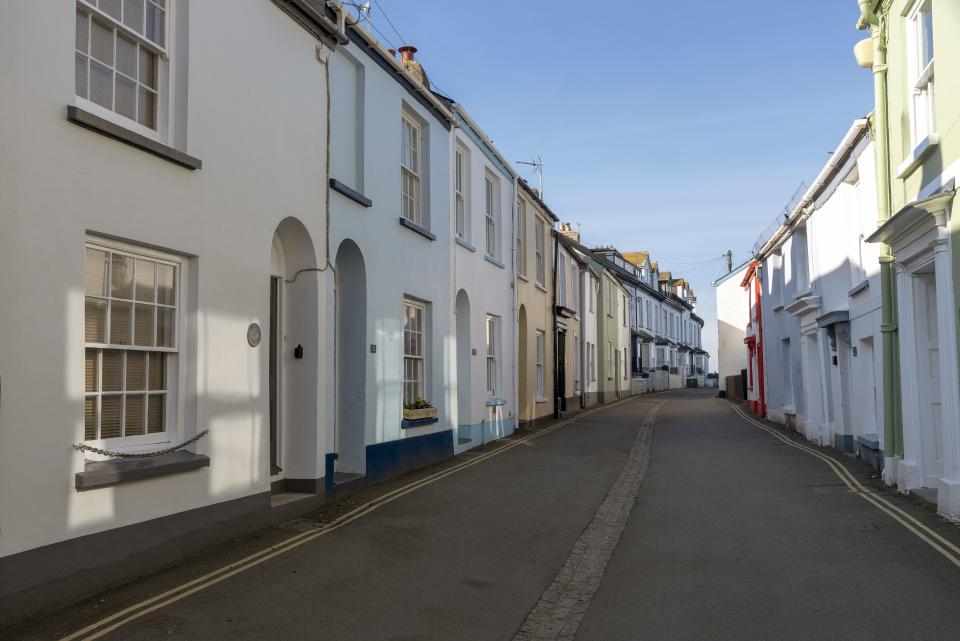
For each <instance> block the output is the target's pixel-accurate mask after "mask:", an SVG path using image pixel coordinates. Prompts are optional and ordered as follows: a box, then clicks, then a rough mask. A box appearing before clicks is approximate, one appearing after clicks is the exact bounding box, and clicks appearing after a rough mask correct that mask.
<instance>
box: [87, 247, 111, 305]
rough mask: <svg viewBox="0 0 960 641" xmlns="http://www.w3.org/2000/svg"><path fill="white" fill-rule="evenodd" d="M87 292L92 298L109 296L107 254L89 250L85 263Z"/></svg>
mask: <svg viewBox="0 0 960 641" xmlns="http://www.w3.org/2000/svg"><path fill="white" fill-rule="evenodd" d="M84 281H85V284H86V292H87V294H90V295H91V296H106V295H107V252H105V251H101V250H99V249H91V248H89V247H88V248H87V254H86V260H85V261H84Z"/></svg>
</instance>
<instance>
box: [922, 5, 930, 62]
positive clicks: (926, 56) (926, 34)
mask: <svg viewBox="0 0 960 641" xmlns="http://www.w3.org/2000/svg"><path fill="white" fill-rule="evenodd" d="M920 21H921V23H920V28H921V29H922V31H923V64H922V65H921V66H922V67H926V66H927V65H928V64H930V61H931V60H933V11H932V10H930V9H928V10H927V11H925V12H923V13H922V14H920Z"/></svg>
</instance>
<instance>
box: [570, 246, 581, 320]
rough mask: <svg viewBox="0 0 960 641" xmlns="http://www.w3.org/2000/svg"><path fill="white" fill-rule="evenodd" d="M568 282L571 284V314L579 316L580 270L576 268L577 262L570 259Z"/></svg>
mask: <svg viewBox="0 0 960 641" xmlns="http://www.w3.org/2000/svg"><path fill="white" fill-rule="evenodd" d="M570 273H571V277H570V282H571V283H572V285H573V301H572V304H573V315H574V316H575V317H579V316H580V270H579V269H578V268H577V262H576V261H575V260H573V259H572V258H571V259H570Z"/></svg>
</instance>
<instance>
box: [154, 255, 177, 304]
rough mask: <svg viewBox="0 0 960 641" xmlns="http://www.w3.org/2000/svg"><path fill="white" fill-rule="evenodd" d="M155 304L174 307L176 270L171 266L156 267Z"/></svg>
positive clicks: (175, 302)
mask: <svg viewBox="0 0 960 641" xmlns="http://www.w3.org/2000/svg"><path fill="white" fill-rule="evenodd" d="M157 302H158V303H160V304H162V305H176V304H177V297H176V268H175V267H173V266H171V265H157Z"/></svg>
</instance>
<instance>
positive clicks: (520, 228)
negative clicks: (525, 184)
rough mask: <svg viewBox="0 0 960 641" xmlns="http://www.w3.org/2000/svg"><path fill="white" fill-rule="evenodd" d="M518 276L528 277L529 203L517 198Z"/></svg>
mask: <svg viewBox="0 0 960 641" xmlns="http://www.w3.org/2000/svg"><path fill="white" fill-rule="evenodd" d="M516 207H517V275H518V276H521V277H523V278H526V276H527V203H526V202H525V201H524V200H523V198H517V205H516Z"/></svg>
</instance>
